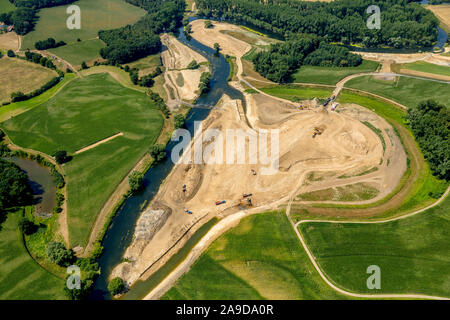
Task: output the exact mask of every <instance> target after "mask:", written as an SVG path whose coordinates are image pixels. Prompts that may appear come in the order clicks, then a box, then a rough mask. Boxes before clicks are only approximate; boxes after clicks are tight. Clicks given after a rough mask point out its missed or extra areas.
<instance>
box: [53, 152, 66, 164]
mask: <svg viewBox="0 0 450 320" xmlns="http://www.w3.org/2000/svg"><path fill="white" fill-rule="evenodd" d="M53 157H54V158H55V161H56V163H57V164H63V163H66V162H67V161H68V159H69V157H68V156H67V151H56V152H55V154H54V155H53Z"/></svg>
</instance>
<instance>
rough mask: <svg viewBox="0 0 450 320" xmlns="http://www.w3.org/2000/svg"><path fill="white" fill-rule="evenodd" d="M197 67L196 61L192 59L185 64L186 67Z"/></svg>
mask: <svg viewBox="0 0 450 320" xmlns="http://www.w3.org/2000/svg"><path fill="white" fill-rule="evenodd" d="M198 67H199V64H198V63H197V61H195V60H192V61H191V62H189V64H188V65H187V68H188V69H191V70H193V69H197V68H198Z"/></svg>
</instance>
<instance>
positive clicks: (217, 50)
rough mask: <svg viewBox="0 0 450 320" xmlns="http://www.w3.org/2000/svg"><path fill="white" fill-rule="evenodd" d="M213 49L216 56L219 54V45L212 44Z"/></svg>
mask: <svg viewBox="0 0 450 320" xmlns="http://www.w3.org/2000/svg"><path fill="white" fill-rule="evenodd" d="M214 49H216V55H219V52H220V44H218V43H217V42H216V43H214Z"/></svg>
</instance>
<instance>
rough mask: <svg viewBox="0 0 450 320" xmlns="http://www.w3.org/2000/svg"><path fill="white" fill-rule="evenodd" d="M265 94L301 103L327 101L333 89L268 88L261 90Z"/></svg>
mask: <svg viewBox="0 0 450 320" xmlns="http://www.w3.org/2000/svg"><path fill="white" fill-rule="evenodd" d="M261 90H262V91H263V92H265V93H267V94H270V95H272V96H275V97H279V98H283V99H287V100H292V101H300V100H306V99H314V98H318V99H326V98H328V97H329V96H331V94H332V93H333V89H331V88H320V87H306V86H300V85H286V86H277V87H267V88H262V89H261Z"/></svg>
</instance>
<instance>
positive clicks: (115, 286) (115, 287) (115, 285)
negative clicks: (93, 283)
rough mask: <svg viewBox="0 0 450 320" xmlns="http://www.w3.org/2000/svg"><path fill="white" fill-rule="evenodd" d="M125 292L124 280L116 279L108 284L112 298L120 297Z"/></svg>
mask: <svg viewBox="0 0 450 320" xmlns="http://www.w3.org/2000/svg"><path fill="white" fill-rule="evenodd" d="M124 290H125V283H124V282H123V280H122V278H119V277H116V278H114V279H112V280H111V282H110V283H109V284H108V291H109V292H110V293H111V295H112V296H115V295H118V294H120V293H122V292H123V291H124Z"/></svg>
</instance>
